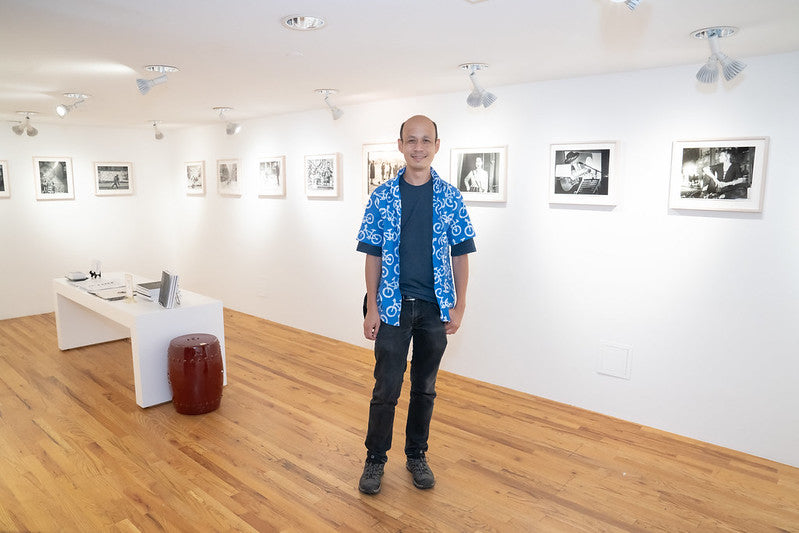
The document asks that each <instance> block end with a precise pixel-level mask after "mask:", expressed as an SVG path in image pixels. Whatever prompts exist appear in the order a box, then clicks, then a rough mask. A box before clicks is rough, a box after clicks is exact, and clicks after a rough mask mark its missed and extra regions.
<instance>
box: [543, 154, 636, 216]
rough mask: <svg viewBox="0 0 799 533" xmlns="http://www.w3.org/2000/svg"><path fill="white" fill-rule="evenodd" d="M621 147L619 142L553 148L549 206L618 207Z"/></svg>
mask: <svg viewBox="0 0 799 533" xmlns="http://www.w3.org/2000/svg"><path fill="white" fill-rule="evenodd" d="M617 145H618V143H617V142H615V141H605V142H585V143H569V144H553V145H551V146H550V168H549V177H548V180H549V203H551V204H578V205H616V203H617V201H618V200H617V198H618V192H619V186H620V183H619V182H620V179H619V176H618V175H617V173H616V154H617V151H618V150H617V148H618V146H617Z"/></svg>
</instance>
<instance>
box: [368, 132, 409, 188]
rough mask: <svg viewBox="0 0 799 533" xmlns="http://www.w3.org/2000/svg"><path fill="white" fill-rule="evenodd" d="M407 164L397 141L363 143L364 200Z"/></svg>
mask: <svg viewBox="0 0 799 533" xmlns="http://www.w3.org/2000/svg"><path fill="white" fill-rule="evenodd" d="M404 166H405V156H404V155H402V152H400V151H399V148H398V147H397V142H396V141H394V142H393V143H375V144H364V145H363V188H362V192H363V200H364V202H365V201H367V200H368V199H369V196H371V194H372V193H373V192H374V190H375V189H377V188H378V187H379V186H380V185H382V184H383V183H385V182H387V181H388V180H390V179H391V178H393V177H394V176H396V175H397V172H399V169H401V168H402V167H404Z"/></svg>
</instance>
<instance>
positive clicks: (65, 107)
mask: <svg viewBox="0 0 799 533" xmlns="http://www.w3.org/2000/svg"><path fill="white" fill-rule="evenodd" d="M64 96H66V97H67V98H72V99H73V100H75V101H74V102H73V103H71V104H59V105H57V106H56V108H55V112H56V114H57V115H58V116H59V117H61V118H64V117H65V116H67V113H69V112H70V111H72V110H73V109H75V107H77V106H78V104H82V103H83V102H85V101H86V99H87V98H89V95H88V94H82V93H64Z"/></svg>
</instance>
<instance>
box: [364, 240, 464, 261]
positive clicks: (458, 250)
mask: <svg viewBox="0 0 799 533" xmlns="http://www.w3.org/2000/svg"><path fill="white" fill-rule="evenodd" d="M361 251H363V250H361ZM476 251H477V246H475V244H474V239H466V240H465V241H463V242H459V243H458V244H453V245H452V246H451V247H450V255H452V257H456V256H459V255H465V254H470V253H472V252H476Z"/></svg>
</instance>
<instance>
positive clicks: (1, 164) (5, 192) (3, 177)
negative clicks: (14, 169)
mask: <svg viewBox="0 0 799 533" xmlns="http://www.w3.org/2000/svg"><path fill="white" fill-rule="evenodd" d="M9 197H11V190H10V189H9V183H8V161H0V198H9Z"/></svg>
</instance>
